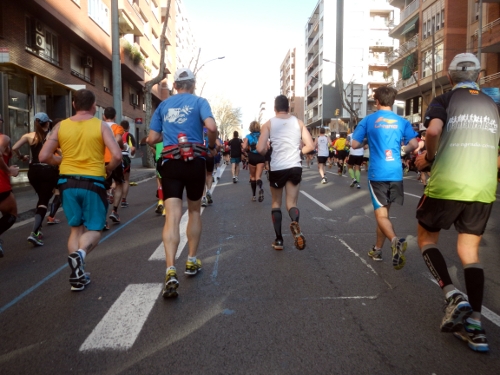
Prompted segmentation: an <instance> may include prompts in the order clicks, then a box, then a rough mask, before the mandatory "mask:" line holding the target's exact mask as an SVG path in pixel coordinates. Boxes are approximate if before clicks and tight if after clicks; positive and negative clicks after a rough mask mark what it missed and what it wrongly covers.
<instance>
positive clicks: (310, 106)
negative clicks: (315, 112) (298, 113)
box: [307, 98, 319, 109]
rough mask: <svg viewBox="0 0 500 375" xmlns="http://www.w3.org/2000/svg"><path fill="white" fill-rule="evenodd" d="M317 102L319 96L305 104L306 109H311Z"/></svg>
mask: <svg viewBox="0 0 500 375" xmlns="http://www.w3.org/2000/svg"><path fill="white" fill-rule="evenodd" d="M318 103H319V98H317V99H314V100H313V101H312V102H311V103H309V104H308V105H307V109H313V108H314V107H316V106H317V105H318Z"/></svg>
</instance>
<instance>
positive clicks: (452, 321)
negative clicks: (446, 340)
mask: <svg viewBox="0 0 500 375" xmlns="http://www.w3.org/2000/svg"><path fill="white" fill-rule="evenodd" d="M471 314H472V307H471V305H470V304H469V302H467V300H466V299H465V296H464V295H463V294H462V293H460V292H458V291H457V292H456V293H454V294H453V295H452V296H451V297H450V298H448V299H447V300H446V305H445V306H444V317H443V321H442V322H441V332H456V331H458V330H460V327H461V326H462V325H463V321H464V320H465V319H467V318H468V317H469V316H470V315H471Z"/></svg>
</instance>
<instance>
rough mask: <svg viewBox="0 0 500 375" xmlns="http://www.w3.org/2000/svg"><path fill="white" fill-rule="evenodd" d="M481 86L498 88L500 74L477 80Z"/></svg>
mask: <svg viewBox="0 0 500 375" xmlns="http://www.w3.org/2000/svg"><path fill="white" fill-rule="evenodd" d="M479 83H480V84H481V85H488V86H490V87H499V86H500V73H495V74H491V75H489V76H486V77H483V78H480V79H479Z"/></svg>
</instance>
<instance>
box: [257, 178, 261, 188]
mask: <svg viewBox="0 0 500 375" xmlns="http://www.w3.org/2000/svg"><path fill="white" fill-rule="evenodd" d="M257 186H258V187H259V189H262V180H257Z"/></svg>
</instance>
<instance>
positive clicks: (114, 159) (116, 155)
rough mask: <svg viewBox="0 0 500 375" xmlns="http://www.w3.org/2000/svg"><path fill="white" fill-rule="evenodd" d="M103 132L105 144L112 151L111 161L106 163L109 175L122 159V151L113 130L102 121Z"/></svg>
mask: <svg viewBox="0 0 500 375" xmlns="http://www.w3.org/2000/svg"><path fill="white" fill-rule="evenodd" d="M101 134H102V140H103V141H104V145H105V146H106V147H107V148H108V149H109V152H110V153H111V161H110V162H109V163H108V165H106V174H107V175H108V176H109V175H110V174H111V172H112V171H113V170H114V169H115V168H116V167H117V166H118V164H120V163H121V161H122V151H121V149H120V146H119V145H118V143H117V140H116V138H115V137H114V136H113V132H112V131H111V129H110V128H109V126H108V125H107V124H106V123H104V122H102V123H101Z"/></svg>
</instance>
